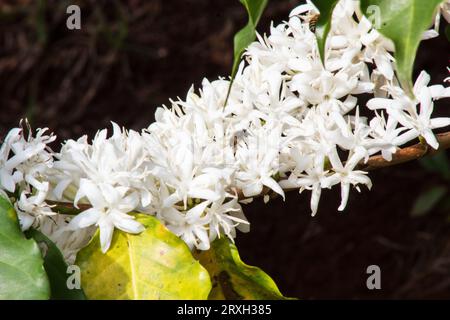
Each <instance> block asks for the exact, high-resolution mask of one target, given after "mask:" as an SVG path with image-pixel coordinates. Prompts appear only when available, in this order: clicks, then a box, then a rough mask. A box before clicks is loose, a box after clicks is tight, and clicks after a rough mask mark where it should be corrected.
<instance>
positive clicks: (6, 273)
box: [0, 195, 50, 300]
mask: <svg viewBox="0 0 450 320" xmlns="http://www.w3.org/2000/svg"><path fill="white" fill-rule="evenodd" d="M43 264H44V261H43V259H42V256H41V251H40V250H39V247H38V245H37V244H36V242H35V241H34V240H33V239H26V238H25V235H24V234H23V233H22V231H21V230H20V226H19V222H18V219H17V214H16V212H15V211H14V208H13V207H12V206H11V204H10V203H9V201H8V200H6V199H4V198H3V197H2V196H1V195H0V300H6V299H7V300H25V299H26V300H28V299H33V300H34V299H36V300H37V299H48V298H49V297H50V285H49V282H48V279H47V275H46V273H45V270H44V267H43Z"/></svg>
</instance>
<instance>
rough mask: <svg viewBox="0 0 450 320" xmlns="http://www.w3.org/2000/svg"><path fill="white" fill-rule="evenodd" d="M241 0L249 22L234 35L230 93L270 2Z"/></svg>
mask: <svg viewBox="0 0 450 320" xmlns="http://www.w3.org/2000/svg"><path fill="white" fill-rule="evenodd" d="M239 1H240V2H241V3H242V5H243V6H244V7H245V9H246V10H247V14H248V23H247V25H246V26H245V27H244V28H242V29H241V30H240V31H239V32H238V33H236V35H235V36H234V61H233V68H232V70H231V82H230V87H229V89H228V94H229V93H230V90H231V86H232V85H233V80H234V77H235V76H236V73H237V71H238V67H239V63H240V62H241V58H242V55H243V54H244V52H245V49H246V48H247V47H248V46H249V45H250V44H251V43H252V42H253V41H255V39H256V26H257V25H258V22H259V19H260V18H261V16H262V14H263V12H264V9H265V8H266V6H267V3H268V0H239ZM227 100H228V95H227ZM225 104H226V102H225Z"/></svg>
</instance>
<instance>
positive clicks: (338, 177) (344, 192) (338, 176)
mask: <svg viewBox="0 0 450 320" xmlns="http://www.w3.org/2000/svg"><path fill="white" fill-rule="evenodd" d="M328 156H329V159H330V162H331V165H332V167H333V171H334V172H335V173H334V174H333V175H331V176H330V177H328V178H326V179H325V181H324V183H323V184H324V186H325V187H331V186H334V185H336V184H338V183H340V184H341V204H340V206H339V208H338V210H339V211H343V210H344V209H345V207H346V206H347V201H348V196H349V193H350V185H356V189H357V190H358V191H359V187H358V185H359V184H365V185H366V186H367V187H368V188H369V189H370V188H371V187H372V182H371V181H370V178H369V177H368V176H367V172H364V171H360V170H354V169H355V167H356V165H357V164H358V163H359V161H361V160H362V159H364V156H365V150H363V149H361V148H358V149H356V150H355V152H354V153H353V154H352V155H351V156H350V157H349V159H348V160H347V162H346V163H345V165H343V164H342V162H341V159H340V158H339V156H338V154H337V151H336V150H334V151H333V152H331V153H330V154H329V155H328Z"/></svg>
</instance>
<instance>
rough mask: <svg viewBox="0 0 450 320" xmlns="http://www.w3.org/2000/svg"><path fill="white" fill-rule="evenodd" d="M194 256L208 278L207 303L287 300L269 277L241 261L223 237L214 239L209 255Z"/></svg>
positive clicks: (229, 242) (231, 245)
mask: <svg viewBox="0 0 450 320" xmlns="http://www.w3.org/2000/svg"><path fill="white" fill-rule="evenodd" d="M196 256H197V258H198V259H199V261H200V263H201V264H202V265H203V266H204V267H205V268H206V269H207V270H208V271H209V274H210V276H211V280H212V283H213V287H212V290H211V293H210V294H209V297H208V298H209V299H210V300H261V299H269V300H279V299H286V298H285V297H283V295H282V294H281V293H280V290H278V287H277V285H276V284H275V282H274V281H273V280H272V279H271V278H270V277H269V275H267V274H266V273H265V272H264V271H262V270H261V269H259V268H257V267H252V266H249V265H246V264H245V263H244V262H242V261H241V258H240V257H239V253H238V250H237V248H236V246H235V245H234V244H233V243H231V241H230V240H229V239H228V238H226V237H222V238H221V239H216V240H215V241H214V242H213V243H211V248H210V249H209V250H208V251H199V252H197V253H196Z"/></svg>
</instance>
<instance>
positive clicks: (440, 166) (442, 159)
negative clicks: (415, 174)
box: [419, 151, 450, 179]
mask: <svg viewBox="0 0 450 320" xmlns="http://www.w3.org/2000/svg"><path fill="white" fill-rule="evenodd" d="M419 161H420V164H421V165H422V166H423V167H424V168H425V169H426V170H427V171H429V172H433V173H438V174H440V175H441V176H442V177H443V178H445V179H450V162H449V161H448V158H447V155H446V154H445V152H443V151H442V152H439V153H436V154H435V155H432V156H428V157H425V158H422V159H420V160H419Z"/></svg>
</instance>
